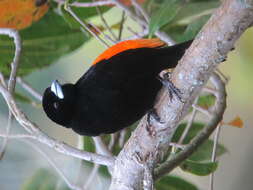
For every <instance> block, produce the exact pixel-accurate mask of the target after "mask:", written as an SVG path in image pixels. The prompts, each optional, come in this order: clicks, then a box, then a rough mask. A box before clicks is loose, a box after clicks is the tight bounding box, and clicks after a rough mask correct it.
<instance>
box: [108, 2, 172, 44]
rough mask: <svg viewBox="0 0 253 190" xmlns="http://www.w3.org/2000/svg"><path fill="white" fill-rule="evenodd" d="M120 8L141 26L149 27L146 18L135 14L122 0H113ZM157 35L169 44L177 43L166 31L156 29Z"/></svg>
mask: <svg viewBox="0 0 253 190" xmlns="http://www.w3.org/2000/svg"><path fill="white" fill-rule="evenodd" d="M111 1H112V2H113V3H114V4H115V5H116V6H117V7H118V8H120V9H122V10H123V11H125V12H126V14H127V15H128V16H130V17H131V18H132V19H133V20H135V21H136V22H137V23H138V24H139V25H140V26H142V27H144V28H145V29H148V28H149V26H148V24H147V23H146V21H145V20H143V19H142V18H140V17H138V16H137V15H135V14H134V13H133V12H132V10H131V9H130V8H129V7H127V6H125V5H124V4H123V3H121V2H120V1H118V0H111ZM155 35H156V36H157V37H158V38H160V39H161V40H163V41H164V42H166V43H167V44H169V45H174V44H175V41H174V40H173V39H172V38H171V37H169V36H168V35H167V34H166V33H164V32H161V31H159V30H158V31H156V32H155Z"/></svg>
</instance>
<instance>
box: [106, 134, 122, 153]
mask: <svg viewBox="0 0 253 190" xmlns="http://www.w3.org/2000/svg"><path fill="white" fill-rule="evenodd" d="M118 140H119V132H116V133H113V134H111V138H110V142H109V144H108V149H109V150H110V151H111V152H112V151H113V149H114V147H115V145H116V144H117V142H118Z"/></svg>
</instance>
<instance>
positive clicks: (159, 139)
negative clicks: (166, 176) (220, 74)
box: [110, 0, 253, 190]
mask: <svg viewBox="0 0 253 190" xmlns="http://www.w3.org/2000/svg"><path fill="white" fill-rule="evenodd" d="M252 22H253V2H252V1H251V0H225V1H223V4H222V5H221V7H220V8H219V9H217V10H216V11H215V13H214V14H213V16H212V17H211V18H210V20H209V21H208V23H207V24H206V25H205V26H204V27H203V29H202V31H201V32H200V33H199V34H198V36H197V38H196V39H195V40H194V42H193V43H192V45H191V47H190V48H189V49H188V50H187V51H186V53H185V55H184V56H183V58H182V59H181V60H180V61H179V64H178V66H177V67H176V69H175V71H174V72H173V75H172V78H171V79H172V81H173V83H174V84H175V86H176V87H177V88H179V89H180V90H181V91H182V92H183V98H184V100H185V102H180V101H179V100H178V99H176V98H175V99H173V101H171V102H170V97H169V93H167V91H166V89H163V93H162V94H161V96H160V98H159V101H158V102H157V103H156V105H155V108H156V109H157V113H158V115H159V116H160V118H161V120H162V121H163V122H164V123H162V124H161V123H158V122H156V121H153V122H152V123H151V125H149V124H148V123H147V121H146V116H145V117H144V118H143V119H142V120H141V122H140V124H139V126H138V127H137V129H136V130H135V131H134V133H133V134H132V136H131V137H130V139H129V140H128V142H127V143H126V145H125V146H124V148H123V150H122V151H121V152H120V154H119V155H118V157H117V159H116V161H115V167H114V173H113V179H112V184H111V187H110V190H116V189H121V190H132V189H142V187H143V178H144V176H143V173H144V169H143V167H142V166H141V165H140V164H139V163H140V162H141V163H142V164H143V163H144V165H147V166H148V167H149V168H151V169H152V168H154V167H155V166H156V165H157V163H159V161H160V160H161V159H162V158H163V155H166V152H167V150H168V147H169V144H170V142H171V138H172V135H173V133H174V131H175V129H176V128H177V126H178V124H179V122H180V121H181V120H182V119H183V118H184V116H185V115H186V114H187V113H188V111H189V108H190V107H191V105H192V102H193V101H194V99H195V98H196V96H197V95H198V94H199V92H200V90H201V88H202V87H203V86H204V85H205V84H206V82H207V80H208V79H209V77H210V75H211V74H212V73H213V71H214V69H215V68H216V67H217V66H218V64H219V63H220V62H222V61H223V60H224V58H225V57H226V56H227V54H228V52H229V51H230V50H231V49H232V48H233V45H234V43H235V41H236V40H237V39H238V38H239V37H240V36H241V34H242V33H243V32H244V31H245V30H246V29H247V28H248V27H250V26H251V24H252ZM220 114H222V113H220ZM220 117H222V116H220ZM217 119H219V118H217ZM213 122H214V123H215V122H216V121H215V120H214V121H213ZM123 163H124V164H123Z"/></svg>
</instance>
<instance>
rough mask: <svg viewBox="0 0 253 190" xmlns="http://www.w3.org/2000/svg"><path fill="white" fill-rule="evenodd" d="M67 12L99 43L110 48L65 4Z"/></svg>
mask: <svg viewBox="0 0 253 190" xmlns="http://www.w3.org/2000/svg"><path fill="white" fill-rule="evenodd" d="M65 5H66V6H65V10H66V11H67V12H69V13H70V14H71V16H72V17H73V18H74V19H75V20H76V21H77V22H78V23H79V24H81V26H82V27H83V28H84V29H85V30H87V31H88V32H89V33H90V34H91V35H92V36H93V37H95V38H96V39H97V40H98V41H99V42H101V43H102V44H103V45H104V46H105V47H107V48H108V47H110V46H109V45H108V44H107V43H106V42H105V41H104V40H103V39H102V38H100V37H99V36H98V35H97V34H96V33H95V32H94V31H92V30H90V28H89V26H88V25H87V24H86V23H84V22H83V21H82V20H81V19H80V18H79V17H78V16H77V15H76V14H75V13H74V12H73V11H72V9H71V8H70V6H69V4H65Z"/></svg>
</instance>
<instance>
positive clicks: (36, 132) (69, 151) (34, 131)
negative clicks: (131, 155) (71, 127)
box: [0, 84, 115, 166]
mask: <svg viewBox="0 0 253 190" xmlns="http://www.w3.org/2000/svg"><path fill="white" fill-rule="evenodd" d="M0 93H1V94H2V95H3V97H4V99H5V101H6V103H7V104H8V107H9V109H10V110H11V112H12V114H13V115H14V116H15V118H16V120H17V121H18V122H19V124H20V125H21V126H23V127H24V129H25V130H26V131H27V132H29V133H30V134H31V135H33V136H35V138H36V140H37V141H39V142H41V143H43V144H46V145H47V146H49V147H51V148H53V149H54V150H56V151H58V152H60V153H63V154H65V155H69V156H73V157H76V158H79V159H83V160H86V161H90V162H94V163H97V164H102V165H106V166H113V165H114V160H115V159H114V157H111V156H103V155H100V154H95V153H90V152H86V151H80V150H78V149H76V148H74V147H72V146H69V145H67V144H65V143H63V142H59V141H57V140H55V139H54V138H52V137H49V136H47V135H46V134H45V133H43V132H42V131H41V130H40V128H39V127H38V126H37V125H36V124H35V123H33V122H31V121H30V120H29V119H28V118H27V116H26V115H25V114H24V113H23V112H22V111H21V110H20V109H19V107H18V106H17V104H16V102H15V100H14V99H13V96H12V95H11V94H10V93H9V91H8V90H7V89H6V88H4V87H3V85H2V84H0Z"/></svg>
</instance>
